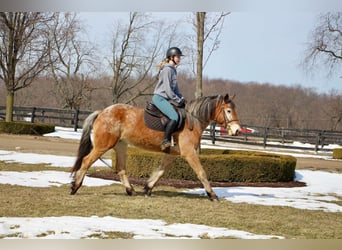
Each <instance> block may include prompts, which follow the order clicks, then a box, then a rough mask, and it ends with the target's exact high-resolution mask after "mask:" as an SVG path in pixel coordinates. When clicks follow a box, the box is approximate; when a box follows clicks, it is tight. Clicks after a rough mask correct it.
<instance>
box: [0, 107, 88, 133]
mask: <svg viewBox="0 0 342 250" xmlns="http://www.w3.org/2000/svg"><path fill="white" fill-rule="evenodd" d="M90 113H91V112H90V111H80V110H66V109H55V108H37V107H14V108H13V120H14V121H27V122H32V123H34V122H36V123H37V122H41V123H51V124H55V125H57V126H65V127H73V128H74V130H75V131H76V130H77V128H80V127H82V125H83V121H84V120H85V118H86V117H87V116H88V115H89V114H90ZM5 115H6V107H4V106H0V119H5Z"/></svg>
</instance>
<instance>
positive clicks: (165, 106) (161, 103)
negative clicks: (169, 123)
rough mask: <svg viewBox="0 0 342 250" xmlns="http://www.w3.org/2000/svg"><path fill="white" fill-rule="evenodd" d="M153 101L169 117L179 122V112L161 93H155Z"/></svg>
mask: <svg viewBox="0 0 342 250" xmlns="http://www.w3.org/2000/svg"><path fill="white" fill-rule="evenodd" d="M152 102H153V104H154V105H156V106H157V108H158V109H159V110H160V111H161V112H162V113H163V114H164V115H166V116H167V117H169V119H171V120H175V121H176V122H178V114H177V112H176V111H175V109H174V108H173V107H172V105H171V104H170V103H169V102H168V101H167V100H166V99H165V98H164V97H162V96H160V95H153V97H152Z"/></svg>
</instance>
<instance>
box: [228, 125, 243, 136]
mask: <svg viewBox="0 0 342 250" xmlns="http://www.w3.org/2000/svg"><path fill="white" fill-rule="evenodd" d="M227 131H228V135H231V136H238V135H239V134H240V132H241V127H240V125H239V124H237V123H234V124H231V125H230V126H229V127H228V128H227Z"/></svg>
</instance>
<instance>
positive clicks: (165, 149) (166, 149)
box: [160, 141, 171, 153]
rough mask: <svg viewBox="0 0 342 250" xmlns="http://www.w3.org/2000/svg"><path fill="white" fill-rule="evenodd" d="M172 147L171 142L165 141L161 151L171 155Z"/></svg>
mask: <svg viewBox="0 0 342 250" xmlns="http://www.w3.org/2000/svg"><path fill="white" fill-rule="evenodd" d="M170 147H171V142H170V141H163V143H162V144H161V146H160V149H161V150H162V151H163V152H165V153H169V152H170Z"/></svg>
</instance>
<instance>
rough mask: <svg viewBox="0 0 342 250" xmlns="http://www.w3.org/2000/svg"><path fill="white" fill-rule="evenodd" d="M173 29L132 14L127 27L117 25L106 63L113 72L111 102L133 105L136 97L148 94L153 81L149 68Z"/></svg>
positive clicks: (157, 57) (160, 52) (163, 49)
mask: <svg viewBox="0 0 342 250" xmlns="http://www.w3.org/2000/svg"><path fill="white" fill-rule="evenodd" d="M173 27H174V26H173V25H172V24H171V25H168V26H167V25H166V24H165V23H164V22H161V21H156V22H153V21H151V18H150V17H149V16H148V14H142V13H138V12H132V13H130V14H129V21H128V24H127V25H122V24H121V23H117V25H116V29H115V31H114V34H113V40H112V53H111V59H110V60H109V64H110V68H111V70H112V72H113V78H112V93H113V103H118V102H125V103H129V102H134V100H135V99H136V98H138V97H139V96H143V95H150V92H149V90H150V89H151V87H152V86H153V85H154V84H155V82H156V78H154V80H152V81H150V82H149V83H148V84H146V83H145V84H143V83H144V80H146V79H148V78H150V79H153V78H152V71H153V66H155V65H156V63H157V60H161V59H160V58H161V54H162V53H163V52H164V51H166V48H165V46H168V45H169V40H168V39H169V37H170V36H171V35H170V32H171V33H173V32H174V31H175V29H174V28H173Z"/></svg>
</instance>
